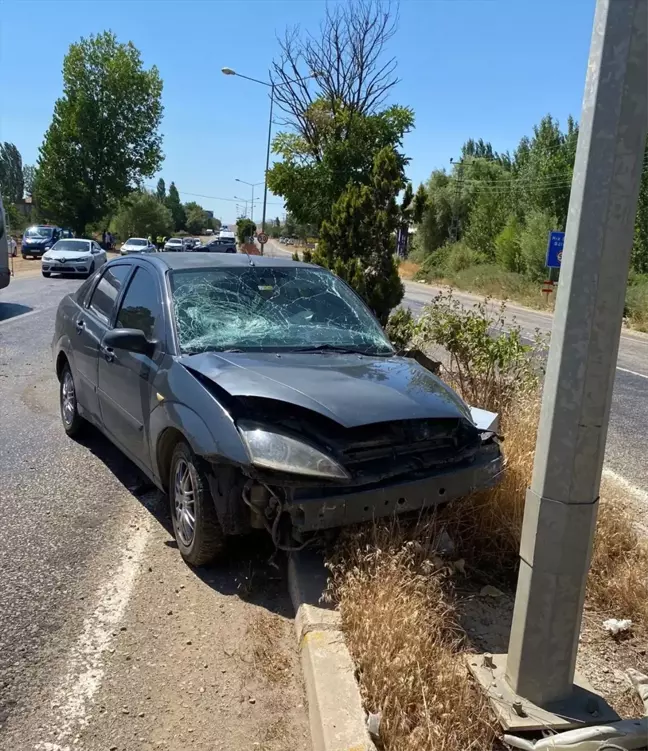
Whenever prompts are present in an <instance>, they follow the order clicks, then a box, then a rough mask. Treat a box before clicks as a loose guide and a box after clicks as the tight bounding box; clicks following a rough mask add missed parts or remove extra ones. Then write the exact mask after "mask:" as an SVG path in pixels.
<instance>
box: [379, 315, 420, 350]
mask: <svg viewBox="0 0 648 751" xmlns="http://www.w3.org/2000/svg"><path fill="white" fill-rule="evenodd" d="M415 329H416V322H415V321H414V316H413V315H412V311H411V310H410V309H409V308H396V310H395V311H394V312H393V313H392V314H391V315H390V316H389V321H388V322H387V325H386V326H385V331H386V333H387V336H388V337H389V338H390V340H391V343H392V344H393V345H394V347H396V349H397V351H398V352H403V351H404V350H406V349H407V348H408V346H409V344H410V342H411V341H412V338H413V336H414V333H415Z"/></svg>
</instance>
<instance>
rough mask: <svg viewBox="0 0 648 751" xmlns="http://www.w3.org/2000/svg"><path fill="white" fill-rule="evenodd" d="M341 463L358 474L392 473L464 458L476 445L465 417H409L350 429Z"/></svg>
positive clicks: (443, 463)
mask: <svg viewBox="0 0 648 751" xmlns="http://www.w3.org/2000/svg"><path fill="white" fill-rule="evenodd" d="M348 438H350V441H349V442H345V445H344V447H343V449H342V451H341V456H340V460H341V462H342V464H343V465H344V466H345V467H346V468H347V469H348V470H349V471H350V472H351V473H352V474H353V475H354V476H355V477H356V478H357V479H361V478H365V477H367V478H368V477H371V476H380V477H384V476H394V475H396V474H405V473H409V472H416V471H420V470H426V469H430V468H432V467H443V466H448V465H453V464H458V463H459V462H462V461H465V460H466V459H467V458H469V457H471V456H472V455H473V454H474V453H475V452H476V451H477V449H478V448H479V446H480V443H481V440H480V436H479V433H478V431H477V430H476V429H475V428H473V427H472V426H471V425H469V424H468V423H466V422H465V421H464V420H459V419H442V420H409V421H402V422H397V423H389V424H387V425H374V426H363V427H362V428H359V429H357V428H356V429H352V430H351V431H349V435H348Z"/></svg>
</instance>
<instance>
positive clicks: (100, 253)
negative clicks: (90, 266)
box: [92, 240, 108, 269]
mask: <svg viewBox="0 0 648 751" xmlns="http://www.w3.org/2000/svg"><path fill="white" fill-rule="evenodd" d="M92 256H93V258H94V259H95V268H96V269H98V268H99V267H100V266H103V265H104V263H106V261H107V260H108V256H107V255H106V251H105V250H104V249H103V248H102V247H101V245H99V243H98V242H95V241H94V240H93V241H92Z"/></svg>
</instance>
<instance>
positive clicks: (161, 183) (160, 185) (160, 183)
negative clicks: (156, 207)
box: [155, 178, 166, 203]
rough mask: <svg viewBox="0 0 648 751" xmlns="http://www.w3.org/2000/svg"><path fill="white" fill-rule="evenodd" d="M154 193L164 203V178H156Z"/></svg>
mask: <svg viewBox="0 0 648 751" xmlns="http://www.w3.org/2000/svg"><path fill="white" fill-rule="evenodd" d="M155 195H156V196H157V199H158V201H160V202H161V203H164V200H165V198H166V185H165V184H164V180H163V179H162V178H160V179H159V180H158V183H157V188H156V189H155Z"/></svg>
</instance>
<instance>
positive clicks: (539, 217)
mask: <svg viewBox="0 0 648 751" xmlns="http://www.w3.org/2000/svg"><path fill="white" fill-rule="evenodd" d="M555 229H559V227H558V222H557V220H556V218H555V217H553V216H549V214H545V213H544V212H542V211H532V212H531V213H530V214H529V216H528V217H527V220H526V225H525V227H524V229H523V230H522V233H521V234H520V253H521V256H522V263H523V265H524V273H525V274H526V276H528V277H529V279H532V280H534V281H542V280H543V279H544V278H545V276H546V274H547V268H546V266H545V260H546V258H547V239H548V237H549V232H551V230H555Z"/></svg>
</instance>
